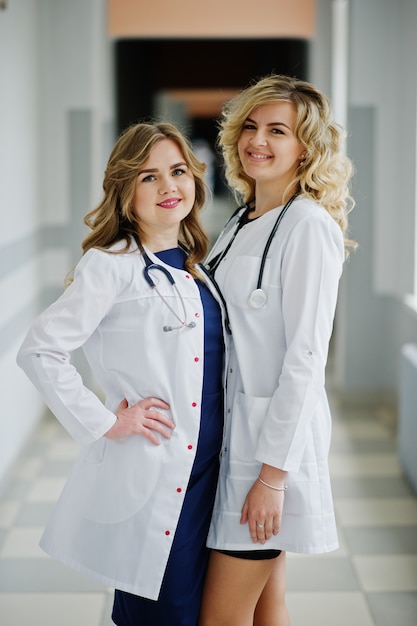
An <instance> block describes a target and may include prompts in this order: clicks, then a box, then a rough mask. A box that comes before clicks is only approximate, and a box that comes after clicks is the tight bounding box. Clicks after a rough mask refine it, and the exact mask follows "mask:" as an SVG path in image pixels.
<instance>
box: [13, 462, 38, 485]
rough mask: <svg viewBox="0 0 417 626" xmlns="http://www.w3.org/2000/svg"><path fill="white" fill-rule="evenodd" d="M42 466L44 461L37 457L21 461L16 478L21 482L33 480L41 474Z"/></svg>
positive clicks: (15, 474) (15, 473)
mask: <svg viewBox="0 0 417 626" xmlns="http://www.w3.org/2000/svg"><path fill="white" fill-rule="evenodd" d="M42 464H43V459H42V458H40V457H37V456H36V457H28V458H23V459H21V460H20V461H19V463H18V465H17V467H16V469H15V471H14V476H15V477H16V478H18V479H19V480H32V479H33V478H34V477H35V476H36V475H37V473H38V472H39V469H40V467H41V466H42Z"/></svg>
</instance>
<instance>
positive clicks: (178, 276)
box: [18, 123, 224, 626]
mask: <svg viewBox="0 0 417 626" xmlns="http://www.w3.org/2000/svg"><path fill="white" fill-rule="evenodd" d="M204 169H205V168H204V165H203V164H201V163H200V162H199V161H198V160H197V159H196V158H195V156H194V154H193V152H192V150H191V148H190V146H189V143H188V141H187V140H186V139H185V138H184V137H183V135H182V134H181V133H180V132H179V131H178V130H177V129H176V128H175V127H174V126H172V125H171V124H164V123H158V124H137V125H135V126H132V127H131V128H129V129H128V130H127V131H126V132H125V133H123V134H122V135H121V137H120V138H119V140H118V141H117V143H116V144H115V146H114V149H113V151H112V153H111V155H110V158H109V161H108V165H107V169H106V172H105V177H104V184H103V187H104V198H103V200H102V202H101V203H100V205H99V206H98V207H97V208H96V209H94V210H93V211H91V212H90V213H89V214H88V215H87V216H86V219H85V221H86V224H87V225H88V226H89V227H90V229H91V232H90V233H89V234H88V236H87V237H86V238H85V240H84V241H83V244H82V247H83V252H84V255H83V256H82V258H81V260H80V262H79V263H78V265H77V267H76V269H75V272H74V275H73V278H72V280H70V281H69V286H68V287H67V289H66V290H65V291H64V293H63V294H62V296H61V297H60V298H59V299H58V300H57V301H56V302H55V303H54V304H52V305H51V306H50V307H49V308H48V309H47V310H46V311H44V312H43V313H42V314H41V315H40V317H39V318H38V319H37V320H35V322H34V323H33V324H32V326H31V328H30V330H29V332H28V334H27V337H26V339H25V341H24V343H23V345H22V347H21V349H20V351H19V355H18V363H19V364H20V365H21V367H23V369H24V370H25V371H26V373H27V374H28V376H29V377H30V378H31V380H32V381H33V383H34V384H35V385H36V386H37V388H38V389H39V391H40V392H41V394H42V395H43V398H44V399H45V401H46V403H47V404H48V406H49V407H50V409H51V411H52V412H53V413H54V414H55V415H56V417H57V418H58V419H59V420H60V421H61V423H62V424H63V425H64V427H65V428H66V429H67V430H68V432H69V433H70V434H71V435H72V436H73V437H74V438H75V439H76V440H77V441H78V442H79V443H80V444H81V446H82V450H81V454H80V456H79V458H78V459H77V461H76V463H75V466H74V469H73V471H72V473H71V475H70V477H69V479H68V481H67V484H66V486H65V488H64V491H63V493H62V495H61V498H60V500H59V502H58V504H57V506H56V508H55V510H54V512H53V514H52V517H51V519H50V521H49V524H48V526H47V528H46V530H45V532H44V535H43V537H42V540H41V546H42V547H43V549H44V550H45V551H46V552H48V553H49V554H50V555H52V556H53V557H55V558H56V559H58V560H60V561H62V562H63V563H65V564H67V565H69V566H70V567H73V568H75V569H77V570H79V571H80V572H83V573H85V574H87V575H91V576H93V577H94V578H96V579H98V580H99V581H102V582H103V583H104V584H106V585H108V586H112V587H114V588H115V589H116V591H115V601H114V607H113V620H114V622H115V623H116V624H118V625H119V626H133V625H135V626H136V625H137V624H141V625H143V626H146V625H148V626H173V624H176V625H178V626H179V625H184V626H196V625H197V617H198V611H199V606H200V597H201V591H202V584H203V579H204V574H205V569H206V562H207V548H206V547H205V542H206V537H207V531H208V526H209V521H210V515H211V511H212V505H213V500H214V494H215V488H216V481H217V474H218V456H219V449H220V445H221V437H222V425H223V418H222V415H223V414H222V368H223V358H224V341H223V327H222V326H223V325H222V314H221V309H220V306H219V304H218V302H217V299H216V298H217V296H216V292H215V290H213V288H212V286H211V284H210V281H209V280H208V279H204V274H203V273H202V272H201V269H200V267H199V265H198V264H199V263H200V261H201V260H202V259H203V257H204V255H205V254H206V252H207V243H208V239H207V236H206V234H205V232H204V230H203V228H202V226H201V223H200V217H199V213H200V210H201V208H202V206H203V203H204V200H205V185H204ZM213 293H214V297H213ZM80 346H82V347H83V349H84V352H85V354H86V356H87V359H88V361H89V363H90V366H91V368H92V371H93V373H94V376H95V379H96V381H97V383H98V385H99V386H100V387H101V389H102V392H103V396H104V398H105V401H104V402H102V401H101V399H100V398H99V397H98V396H97V395H96V394H95V393H93V392H92V391H91V390H89V389H88V388H87V387H86V386H85V385H84V384H83V381H82V379H81V376H80V374H79V373H78V372H77V370H76V369H75V368H74V366H73V365H72V364H71V362H70V354H71V352H72V351H73V350H74V349H76V348H78V347H80Z"/></svg>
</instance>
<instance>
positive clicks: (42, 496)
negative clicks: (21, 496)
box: [27, 476, 66, 502]
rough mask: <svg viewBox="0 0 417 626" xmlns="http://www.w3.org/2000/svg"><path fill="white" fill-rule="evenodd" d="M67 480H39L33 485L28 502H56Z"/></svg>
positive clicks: (62, 478)
mask: <svg viewBox="0 0 417 626" xmlns="http://www.w3.org/2000/svg"><path fill="white" fill-rule="evenodd" d="M65 481H66V478H65V477H64V476H63V477H61V478H38V480H37V481H36V482H35V483H34V484H33V485H32V487H31V489H30V491H29V493H28V497H27V500H28V502H56V500H57V499H58V497H59V495H60V494H61V491H62V489H63V487H64V485H65Z"/></svg>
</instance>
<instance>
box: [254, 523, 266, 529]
mask: <svg viewBox="0 0 417 626" xmlns="http://www.w3.org/2000/svg"><path fill="white" fill-rule="evenodd" d="M256 526H257V527H258V528H264V526H265V524H258V522H256Z"/></svg>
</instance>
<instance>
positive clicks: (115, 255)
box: [74, 241, 138, 276]
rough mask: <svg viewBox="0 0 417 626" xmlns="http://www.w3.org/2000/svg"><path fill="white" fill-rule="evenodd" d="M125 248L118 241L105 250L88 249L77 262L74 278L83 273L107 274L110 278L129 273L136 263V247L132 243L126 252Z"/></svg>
mask: <svg viewBox="0 0 417 626" xmlns="http://www.w3.org/2000/svg"><path fill="white" fill-rule="evenodd" d="M125 247H126V244H125V242H124V241H118V242H117V243H115V244H113V245H112V246H111V247H110V248H109V249H107V250H106V249H104V248H90V249H89V250H87V252H86V253H85V254H84V255H83V256H82V257H81V259H80V261H79V262H78V264H77V266H76V268H75V272H74V276H77V274H80V273H85V272H94V273H106V272H108V273H109V274H110V275H112V276H115V275H117V274H120V273H124V272H126V271H127V272H129V271H130V268H132V267H133V266H134V265H136V264H137V262H138V247H137V245H136V243H132V242H131V243H130V244H129V247H128V248H127V249H126V250H125Z"/></svg>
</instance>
